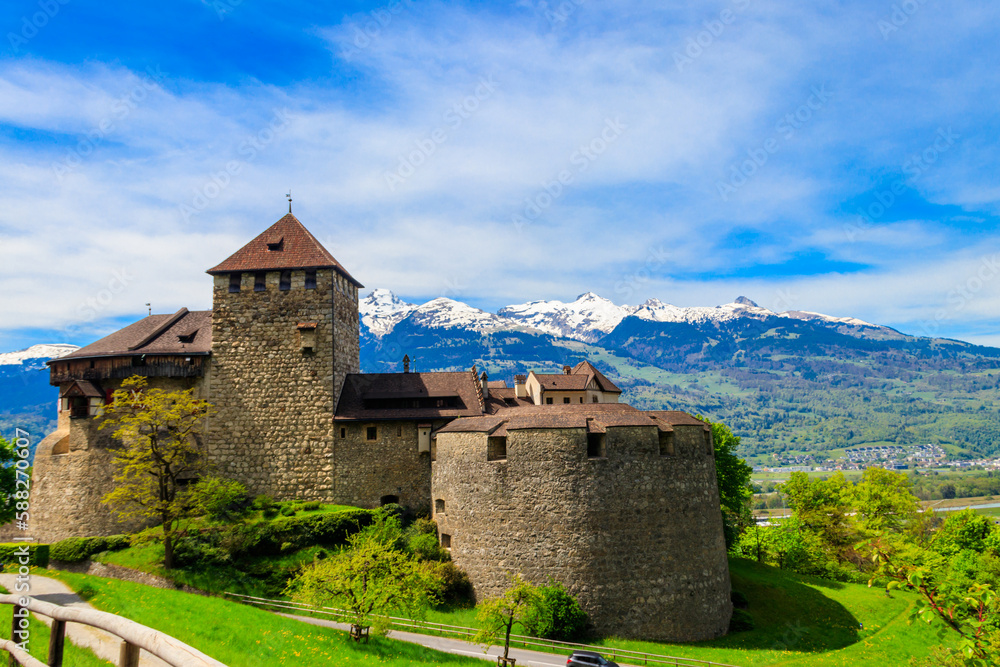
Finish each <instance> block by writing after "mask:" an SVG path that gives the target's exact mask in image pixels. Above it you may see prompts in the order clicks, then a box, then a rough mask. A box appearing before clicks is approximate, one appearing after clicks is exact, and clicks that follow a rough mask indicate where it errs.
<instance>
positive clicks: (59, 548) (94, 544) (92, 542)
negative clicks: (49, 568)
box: [49, 535, 129, 563]
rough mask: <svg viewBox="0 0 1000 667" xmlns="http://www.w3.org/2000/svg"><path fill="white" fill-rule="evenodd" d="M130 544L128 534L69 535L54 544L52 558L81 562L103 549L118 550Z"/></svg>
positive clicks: (65, 561)
mask: <svg viewBox="0 0 1000 667" xmlns="http://www.w3.org/2000/svg"><path fill="white" fill-rule="evenodd" d="M128 545H129V538H128V535H111V536H109V537H68V538H66V539H65V540H60V541H59V542H56V543H55V544H53V545H52V549H51V551H50V553H49V555H50V557H51V558H52V560H58V561H63V562H64V563H79V562H80V561H84V560H87V559H88V558H90V557H91V556H93V555H94V554H96V553H100V552H102V551H118V550H120V549H124V548H125V547H127V546H128Z"/></svg>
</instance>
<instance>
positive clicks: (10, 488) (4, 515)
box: [0, 435, 27, 524]
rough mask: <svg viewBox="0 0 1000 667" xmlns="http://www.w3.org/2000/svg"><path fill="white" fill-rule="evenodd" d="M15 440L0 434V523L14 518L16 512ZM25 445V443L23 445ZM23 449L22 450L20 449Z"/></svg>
mask: <svg viewBox="0 0 1000 667" xmlns="http://www.w3.org/2000/svg"><path fill="white" fill-rule="evenodd" d="M15 442H16V440H14V439H11V440H7V439H6V438H4V437H3V436H2V435H0V524H5V523H8V522H10V521H13V520H14V515H16V514H17V502H18V498H17V492H18V489H17V467H16V466H15V465H14V463H15V462H16V461H17V458H16V456H15V453H14V444H15ZM25 446H27V445H25ZM22 451H24V450H22Z"/></svg>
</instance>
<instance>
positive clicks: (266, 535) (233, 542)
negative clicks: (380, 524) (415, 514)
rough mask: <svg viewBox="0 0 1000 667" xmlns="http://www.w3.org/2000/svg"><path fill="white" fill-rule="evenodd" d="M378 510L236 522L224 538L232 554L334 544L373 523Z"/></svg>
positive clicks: (271, 552)
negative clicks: (283, 547)
mask: <svg viewBox="0 0 1000 667" xmlns="http://www.w3.org/2000/svg"><path fill="white" fill-rule="evenodd" d="M376 512H378V510H362V509H357V510H344V511H342V512H330V513H328V514H318V515H314V516H305V517H288V518H283V519H275V520H274V521H268V522H260V523H252V524H244V525H237V526H233V527H232V528H230V529H228V530H226V531H225V533H224V535H223V539H224V540H226V541H227V542H229V551H230V553H231V554H232V555H233V556H239V555H241V554H244V553H250V552H252V553H253V554H254V555H278V554H280V553H281V552H282V545H291V547H289V546H285V551H287V550H288V549H289V548H295V549H301V548H304V547H310V546H314V545H315V546H324V547H334V546H338V545H341V544H344V542H345V541H346V540H347V536H348V535H350V534H352V533H356V532H357V531H358V530H360V529H361V528H364V527H365V526H368V525H369V524H371V523H372V521H373V519H374V517H375V514H376Z"/></svg>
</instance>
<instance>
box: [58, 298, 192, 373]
mask: <svg viewBox="0 0 1000 667" xmlns="http://www.w3.org/2000/svg"><path fill="white" fill-rule="evenodd" d="M191 334H194V337H193V338H191V339H190V340H191V342H189V343H185V342H182V340H181V338H180V337H181V336H184V337H187V336H190V335H191ZM211 351H212V311H210V310H195V311H190V310H188V309H187V308H181V309H180V310H179V311H177V312H176V313H174V314H173V315H150V316H149V317H144V318H142V319H141V320H139V321H138V322H133V323H132V324H130V325H128V326H127V327H125V328H124V329H120V330H118V331H116V332H114V333H113V334H109V335H107V336H105V337H104V338H102V339H100V340H98V341H96V342H94V343H91V344H90V345H87V346H86V347H81V348H80V349H79V350H76V351H75V352H73V353H71V354H67V355H66V356H64V357H59V358H58V359H53V360H52V361H65V360H66V359H80V358H86V357H116V356H123V355H136V354H184V355H196V354H208V353H209V352H211Z"/></svg>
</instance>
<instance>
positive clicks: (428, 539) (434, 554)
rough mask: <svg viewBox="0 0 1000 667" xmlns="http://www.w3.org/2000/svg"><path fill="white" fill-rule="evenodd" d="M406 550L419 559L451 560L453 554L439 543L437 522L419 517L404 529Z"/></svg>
mask: <svg viewBox="0 0 1000 667" xmlns="http://www.w3.org/2000/svg"><path fill="white" fill-rule="evenodd" d="M403 540H404V542H405V545H406V550H407V551H408V552H410V553H411V554H413V555H414V556H416V557H417V559H418V560H437V561H445V560H451V554H449V553H448V550H447V549H444V548H442V547H441V545H440V544H439V543H438V534H437V524H436V523H435V522H433V521H431V520H430V519H425V518H418V519H416V520H414V522H413V523H412V524H410V526H409V527H408V528H407V529H406V530H405V531H403Z"/></svg>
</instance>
